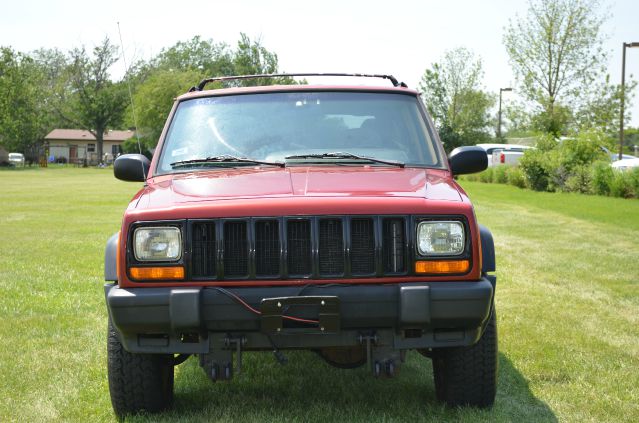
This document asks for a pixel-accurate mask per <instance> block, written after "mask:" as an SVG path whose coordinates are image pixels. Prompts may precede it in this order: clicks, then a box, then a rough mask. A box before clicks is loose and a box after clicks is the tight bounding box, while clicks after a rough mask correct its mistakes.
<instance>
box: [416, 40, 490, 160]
mask: <svg viewBox="0 0 639 423" xmlns="http://www.w3.org/2000/svg"><path fill="white" fill-rule="evenodd" d="M482 75H483V72H482V64H481V59H478V58H475V56H474V54H473V53H472V52H471V51H469V50H467V49H465V48H457V49H455V50H451V51H448V52H446V53H445V54H444V57H443V60H442V62H441V64H440V63H434V64H433V65H432V67H431V69H427V70H426V71H425V73H424V76H423V77H422V80H421V82H420V84H419V89H420V91H421V92H422V93H423V97H424V102H425V104H426V107H427V108H428V111H429V113H430V114H431V115H432V116H433V119H434V121H435V126H436V127H437V130H438V132H439V136H440V138H441V139H442V142H443V143H444V146H445V147H446V150H448V151H450V150H452V149H454V148H455V147H457V146H459V145H463V144H477V143H479V142H481V141H484V140H486V139H488V138H489V136H490V135H489V133H488V130H489V128H490V126H491V123H490V115H489V113H488V111H489V109H490V107H491V106H492V105H493V104H494V99H493V98H492V97H491V96H490V95H489V94H487V93H486V92H484V91H483V90H482V89H481V78H482Z"/></svg>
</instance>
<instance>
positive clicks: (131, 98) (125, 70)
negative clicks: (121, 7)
mask: <svg viewBox="0 0 639 423" xmlns="http://www.w3.org/2000/svg"><path fill="white" fill-rule="evenodd" d="M117 24H118V35H119V36H120V46H121V48H122V61H123V62H124V78H125V79H126V86H127V88H128V89H129V100H131V114H132V115H133V126H134V127H135V138H136V139H137V141H138V151H139V152H140V154H142V143H141V142H140V134H139V132H138V119H137V116H136V113H135V104H134V103H133V91H132V90H131V80H130V79H128V78H127V76H128V75H129V66H128V65H127V63H126V55H125V54H124V43H123V42H122V31H121V30H120V22H118V23H117ZM140 164H141V166H142V173H143V174H144V173H145V172H144V164H143V163H142V162H140ZM144 179H145V180H146V174H145V175H144Z"/></svg>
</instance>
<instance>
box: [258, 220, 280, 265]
mask: <svg viewBox="0 0 639 423" xmlns="http://www.w3.org/2000/svg"><path fill="white" fill-rule="evenodd" d="M255 274H256V275H257V276H277V275H279V274H280V230H279V223H278V221H277V220H259V221H257V222H255Z"/></svg>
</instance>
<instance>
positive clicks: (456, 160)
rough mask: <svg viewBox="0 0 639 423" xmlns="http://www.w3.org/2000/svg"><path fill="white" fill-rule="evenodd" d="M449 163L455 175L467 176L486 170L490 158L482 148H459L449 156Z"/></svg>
mask: <svg viewBox="0 0 639 423" xmlns="http://www.w3.org/2000/svg"><path fill="white" fill-rule="evenodd" d="M448 163H450V171H451V172H452V173H453V175H465V174H468V173H476V172H481V171H482V170H485V169H486V168H487V167H488V156H487V155H486V151H485V150H484V149H483V148H481V147H475V146H468V147H457V148H456V149H454V150H453V151H451V152H450V154H449V155H448Z"/></svg>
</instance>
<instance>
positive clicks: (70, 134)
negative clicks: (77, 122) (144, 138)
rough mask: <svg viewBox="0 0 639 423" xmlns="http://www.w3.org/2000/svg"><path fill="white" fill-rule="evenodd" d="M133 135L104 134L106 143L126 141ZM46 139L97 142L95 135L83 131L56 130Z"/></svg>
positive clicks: (131, 132)
mask: <svg viewBox="0 0 639 423" xmlns="http://www.w3.org/2000/svg"><path fill="white" fill-rule="evenodd" d="M133 134H134V133H133V131H118V130H108V131H107V132H105V133H104V141H125V140H128V139H129V138H131V137H132V136H133ZM44 139H45V140H76V141H77V140H83V141H95V137H94V136H93V134H91V132H89V131H85V130H83V129H54V130H53V131H51V132H49V133H48V134H47V136H46V137H44Z"/></svg>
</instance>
